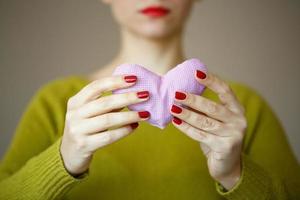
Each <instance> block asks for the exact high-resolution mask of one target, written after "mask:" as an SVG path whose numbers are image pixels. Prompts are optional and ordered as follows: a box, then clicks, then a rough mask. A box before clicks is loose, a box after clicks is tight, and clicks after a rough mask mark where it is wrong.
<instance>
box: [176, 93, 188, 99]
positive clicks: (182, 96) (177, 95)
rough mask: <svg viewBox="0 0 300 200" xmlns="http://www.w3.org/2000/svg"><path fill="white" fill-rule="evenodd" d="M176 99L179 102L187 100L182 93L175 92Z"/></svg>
mask: <svg viewBox="0 0 300 200" xmlns="http://www.w3.org/2000/svg"><path fill="white" fill-rule="evenodd" d="M175 98H176V99H178V100H184V99H185V98H186V95H185V94H184V93H182V92H175Z"/></svg>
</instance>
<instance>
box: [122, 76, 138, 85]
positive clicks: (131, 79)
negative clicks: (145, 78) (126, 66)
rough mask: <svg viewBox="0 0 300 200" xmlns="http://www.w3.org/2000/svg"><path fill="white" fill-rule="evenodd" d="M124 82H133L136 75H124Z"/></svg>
mask: <svg viewBox="0 0 300 200" xmlns="http://www.w3.org/2000/svg"><path fill="white" fill-rule="evenodd" d="M124 79H125V81H126V83H134V82H136V80H137V77H136V76H134V75H130V76H125V77H124Z"/></svg>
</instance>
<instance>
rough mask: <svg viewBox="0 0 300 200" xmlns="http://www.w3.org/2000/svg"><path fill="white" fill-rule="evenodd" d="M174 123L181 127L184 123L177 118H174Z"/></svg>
mask: <svg viewBox="0 0 300 200" xmlns="http://www.w3.org/2000/svg"><path fill="white" fill-rule="evenodd" d="M173 122H174V123H175V124H177V125H180V124H181V123H182V120H181V119H179V118H177V117H174V118H173Z"/></svg>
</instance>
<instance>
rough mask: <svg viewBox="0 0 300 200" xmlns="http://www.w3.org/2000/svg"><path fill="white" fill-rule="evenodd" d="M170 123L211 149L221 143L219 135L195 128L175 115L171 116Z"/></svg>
mask: <svg viewBox="0 0 300 200" xmlns="http://www.w3.org/2000/svg"><path fill="white" fill-rule="evenodd" d="M172 124H173V125H174V126H175V127H176V128H178V129H179V130H180V131H182V132H183V133H184V134H186V135H187V136H189V137H190V138H192V139H194V140H196V141H198V142H201V143H204V144H206V146H207V147H209V148H210V149H211V150H213V151H215V150H218V148H219V147H218V146H219V144H220V143H221V142H220V139H219V138H220V137H219V136H216V135H213V134H210V133H208V132H205V131H202V130H200V129H197V128H195V127H193V126H192V125H190V124H188V123H186V122H185V121H182V120H181V119H179V118H177V117H174V118H173V120H172Z"/></svg>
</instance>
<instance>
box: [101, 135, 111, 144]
mask: <svg viewBox="0 0 300 200" xmlns="http://www.w3.org/2000/svg"><path fill="white" fill-rule="evenodd" d="M102 134H103V137H102V141H103V142H104V143H107V144H108V143H111V142H112V136H111V134H109V133H108V132H104V133H102Z"/></svg>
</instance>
